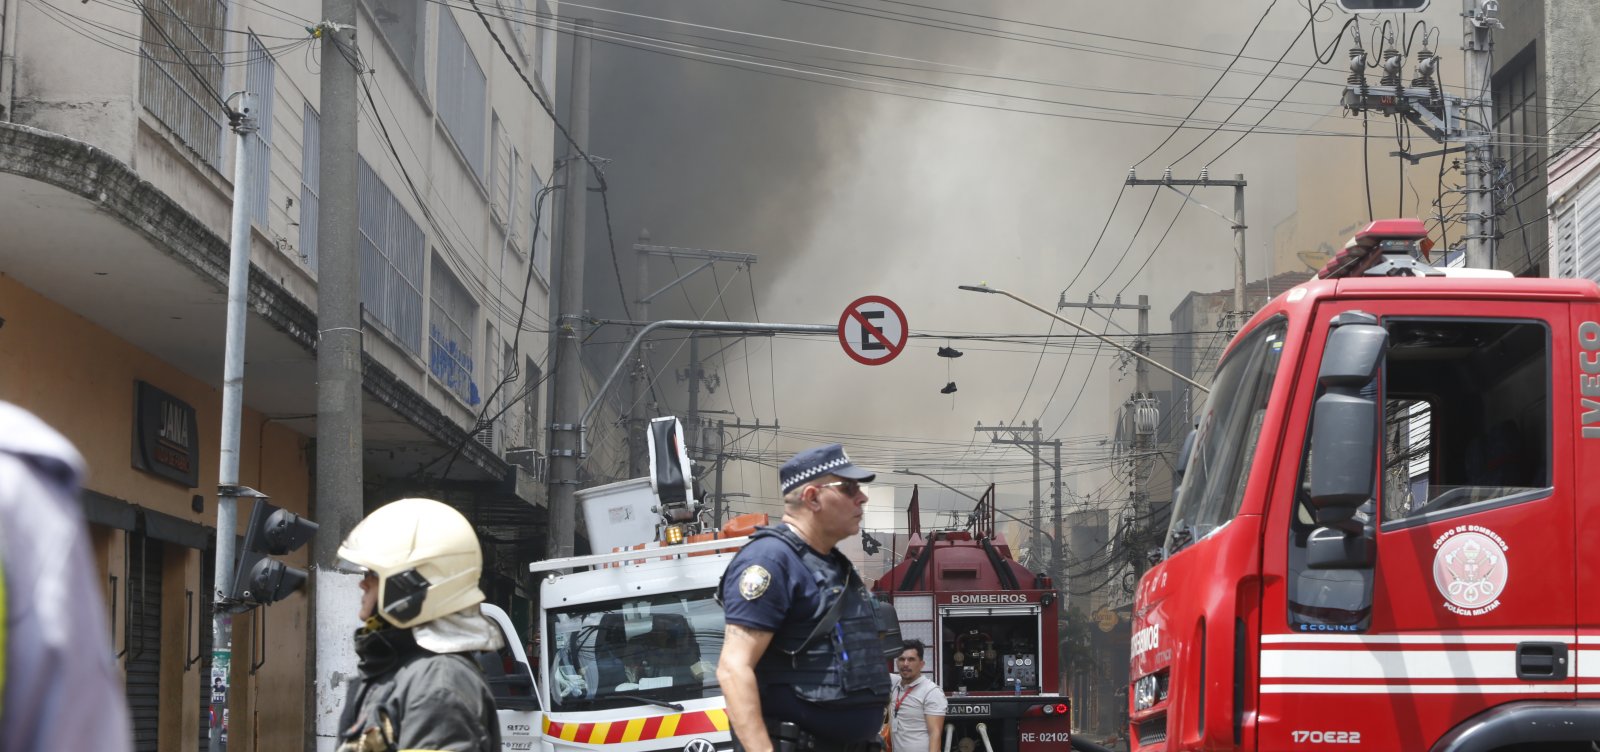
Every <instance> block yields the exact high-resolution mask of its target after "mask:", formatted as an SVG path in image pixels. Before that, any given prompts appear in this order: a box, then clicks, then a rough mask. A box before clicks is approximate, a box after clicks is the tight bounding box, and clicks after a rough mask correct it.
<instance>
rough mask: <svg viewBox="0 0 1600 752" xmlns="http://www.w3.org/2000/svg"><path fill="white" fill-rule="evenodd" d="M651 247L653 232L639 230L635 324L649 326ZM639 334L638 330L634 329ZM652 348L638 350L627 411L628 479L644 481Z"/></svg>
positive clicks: (647, 462) (647, 465) (647, 469)
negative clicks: (631, 393)
mask: <svg viewBox="0 0 1600 752" xmlns="http://www.w3.org/2000/svg"><path fill="white" fill-rule="evenodd" d="M649 244H650V231H649V230H640V231H639V242H637V243H634V244H633V259H634V264H635V266H634V269H635V271H636V274H635V279H634V283H635V284H634V290H635V291H636V292H635V294H636V296H637V297H635V298H634V300H633V305H634V309H633V315H634V319H635V320H636V321H640V322H643V323H645V324H648V323H650V301H651V300H653V299H654V297H653V296H652V295H651V294H650V254H648V253H645V252H644V251H643V250H641V246H648V245H649ZM634 331H635V332H637V331H638V327H635V328H634ZM649 348H650V346H649V345H645V346H643V347H640V348H639V357H638V363H636V364H635V365H634V371H633V403H632V406H631V407H629V409H628V477H630V478H642V477H644V475H645V474H647V473H649V472H650V445H649V443H648V442H647V441H646V440H645V432H646V431H647V430H648V429H649V425H650V412H651V408H652V407H653V403H651V401H650V363H649V357H648V356H647V353H648V352H649Z"/></svg>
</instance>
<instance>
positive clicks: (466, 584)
mask: <svg viewBox="0 0 1600 752" xmlns="http://www.w3.org/2000/svg"><path fill="white" fill-rule="evenodd" d="M339 559H340V564H341V566H342V567H344V568H346V569H349V570H353V571H356V572H359V573H360V574H362V575H363V577H362V580H361V595H362V598H361V619H362V620H363V622H364V623H363V624H362V626H361V628H360V629H359V630H357V631H356V635H355V641H356V655H357V656H358V658H359V659H360V662H359V667H360V675H359V676H358V677H357V678H356V680H355V681H354V682H352V683H351V685H350V690H349V694H348V695H347V697H346V699H345V705H344V713H343V714H342V715H341V717H340V719H339V728H340V732H339V735H340V739H339V741H340V747H339V752H393V751H394V750H415V751H417V752H427V751H435V750H436V751H444V750H448V751H449V752H499V750H500V723H499V720H498V719H497V718H496V716H495V707H494V697H493V696H492V695H491V694H490V692H489V685H488V684H487V683H486V682H485V681H484V678H483V673H482V671H481V670H480V669H479V668H478V664H477V663H476V662H475V661H474V660H473V658H472V655H471V654H472V653H473V652H476V651H480V650H498V649H499V648H500V646H501V644H502V640H501V637H500V631H499V630H498V629H496V628H495V626H494V624H493V623H492V622H490V621H489V620H488V619H487V618H485V617H484V616H483V614H482V613H481V612H480V611H479V609H478V604H479V603H482V602H483V599H484V598H483V591H481V590H479V589H478V577H479V574H480V572H481V571H482V568H483V553H482V549H481V548H480V547H479V544H478V536H477V533H476V532H475V531H474V530H473V529H472V525H471V524H470V523H468V522H467V519H466V518H465V517H463V516H461V513H460V512H457V511H456V510H455V509H452V508H451V507H449V506H447V505H445V504H442V503H440V502H437V501H433V500H432V499H401V500H400V501H396V502H392V503H389V504H386V505H384V506H382V507H379V508H378V510H377V511H374V512H373V513H372V514H370V515H367V517H366V519H364V520H362V521H361V522H360V524H358V525H356V526H355V529H353V530H351V531H350V536H349V537H348V538H346V539H345V541H344V543H343V544H342V545H340V546H339Z"/></svg>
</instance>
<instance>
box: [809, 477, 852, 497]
mask: <svg viewBox="0 0 1600 752" xmlns="http://www.w3.org/2000/svg"><path fill="white" fill-rule="evenodd" d="M817 488H837V489H839V493H842V494H844V495H845V496H849V497H851V498H854V497H855V495H856V494H858V493H860V492H861V484H860V483H858V482H856V481H853V480H836V481H832V482H829V483H818V484H817Z"/></svg>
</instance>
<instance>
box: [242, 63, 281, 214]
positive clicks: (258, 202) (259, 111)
mask: <svg viewBox="0 0 1600 752" xmlns="http://www.w3.org/2000/svg"><path fill="white" fill-rule="evenodd" d="M245 60H246V62H245V69H244V71H245V73H244V78H245V83H244V89H245V91H246V92H249V93H250V94H254V95H255V96H254V97H252V98H250V104H249V106H250V107H251V108H253V109H254V110H255V111H254V112H253V113H252V114H253V115H254V117H255V121H256V131H255V133H252V134H250V136H249V138H247V139H245V144H246V145H245V161H246V166H245V169H246V170H248V171H249V172H250V220H251V221H252V222H255V223H256V226H257V227H260V228H261V229H262V230H263V231H265V230H266V229H267V206H269V205H270V203H271V196H270V195H269V194H268V191H269V189H270V186H271V185H272V99H273V96H272V95H273V91H272V83H273V77H274V66H273V62H272V55H271V53H268V52H267V48H266V45H263V44H262V43H261V40H260V39H258V38H257V37H256V35H255V34H251V35H249V37H247V38H246V40H245Z"/></svg>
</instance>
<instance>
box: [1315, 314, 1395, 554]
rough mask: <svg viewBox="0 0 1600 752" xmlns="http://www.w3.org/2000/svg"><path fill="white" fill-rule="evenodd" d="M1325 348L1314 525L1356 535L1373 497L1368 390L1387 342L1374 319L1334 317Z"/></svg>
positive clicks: (1372, 407)
mask: <svg viewBox="0 0 1600 752" xmlns="http://www.w3.org/2000/svg"><path fill="white" fill-rule="evenodd" d="M1332 326H1333V330H1332V331H1331V332H1329V334H1328V344H1327V346H1326V347H1325V348H1324V350H1323V355H1322V369H1321V370H1320V371H1319V372H1318V373H1317V383H1318V385H1320V386H1321V387H1322V396H1320V397H1318V398H1317V403H1316V406H1315V408H1314V410H1313V415H1312V424H1311V425H1312V428H1311V472H1310V475H1311V478H1310V481H1311V483H1310V485H1311V504H1312V506H1313V507H1314V508H1315V509H1316V522H1317V524H1318V525H1323V526H1327V527H1333V528H1338V529H1340V530H1343V531H1345V532H1347V533H1352V534H1354V533H1359V532H1360V531H1361V528H1362V524H1361V522H1360V521H1358V520H1356V510H1357V509H1358V508H1360V507H1361V505H1362V504H1365V503H1367V501H1368V500H1370V499H1372V498H1373V491H1374V486H1375V484H1376V481H1377V463H1378V457H1377V452H1378V420H1379V415H1378V399H1377V394H1376V393H1375V391H1374V390H1372V389H1371V388H1370V386H1371V385H1372V384H1373V379H1374V378H1375V377H1376V375H1377V371H1378V365H1379V363H1380V362H1381V361H1382V359H1383V354H1384V351H1385V349H1386V348H1387V347H1388V343H1389V332H1388V330H1386V329H1384V328H1383V327H1381V326H1379V325H1378V320H1377V318H1376V317H1375V316H1373V315H1371V314H1369V313H1363V312H1361V311H1347V312H1345V313H1341V314H1339V315H1338V316H1336V317H1334V320H1333V322H1332Z"/></svg>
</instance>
